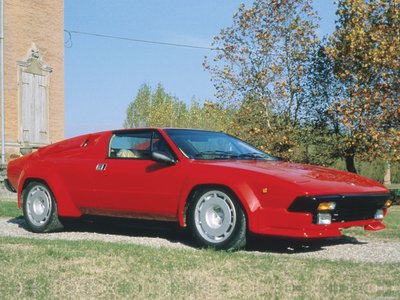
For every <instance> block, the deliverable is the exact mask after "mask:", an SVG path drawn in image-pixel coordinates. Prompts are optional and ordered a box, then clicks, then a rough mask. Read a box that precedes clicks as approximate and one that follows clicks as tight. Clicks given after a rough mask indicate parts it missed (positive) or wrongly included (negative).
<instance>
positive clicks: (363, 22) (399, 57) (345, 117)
mask: <svg viewBox="0 0 400 300" xmlns="http://www.w3.org/2000/svg"><path fill="white" fill-rule="evenodd" d="M399 5H400V2H399V1H398V0H380V1H375V0H339V2H338V10H337V15H338V17H339V19H338V21H337V26H336V31H335V32H334V34H333V37H332V38H331V40H330V43H329V45H328V48H327V51H328V54H329V56H330V57H331V58H332V59H333V61H334V74H335V76H336V77H337V78H338V79H339V81H340V82H341V84H342V85H343V89H344V94H343V95H342V96H341V97H340V98H338V99H336V101H335V103H334V105H332V107H331V114H332V115H336V116H337V118H338V120H339V122H340V135H341V136H340V146H341V151H342V152H343V154H344V156H345V158H346V165H347V169H348V170H349V171H352V172H356V168H355V163H354V158H355V156H356V154H357V155H358V156H360V158H363V159H369V160H370V159H375V158H376V157H377V156H380V157H386V158H387V159H390V160H395V161H396V160H397V161H399V160H400V153H399V152H400V151H399V149H400V106H399V97H400V80H399V75H400V50H399V49H400V13H399V11H400V10H399Z"/></svg>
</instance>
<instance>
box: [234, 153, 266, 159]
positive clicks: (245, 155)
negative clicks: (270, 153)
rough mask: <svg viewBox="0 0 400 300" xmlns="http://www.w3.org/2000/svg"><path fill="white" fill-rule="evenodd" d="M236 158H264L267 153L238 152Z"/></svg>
mask: <svg viewBox="0 0 400 300" xmlns="http://www.w3.org/2000/svg"><path fill="white" fill-rule="evenodd" d="M238 158H244V159H246V158H249V159H266V158H267V155H265V154H262V153H258V152H249V153H242V154H239V156H238Z"/></svg>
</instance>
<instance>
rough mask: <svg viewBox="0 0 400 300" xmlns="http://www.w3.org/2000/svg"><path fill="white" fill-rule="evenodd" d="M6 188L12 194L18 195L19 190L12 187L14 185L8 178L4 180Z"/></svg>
mask: <svg viewBox="0 0 400 300" xmlns="http://www.w3.org/2000/svg"><path fill="white" fill-rule="evenodd" d="M4 186H5V187H6V189H7V190H8V191H10V192H11V193H16V192H17V190H16V189H15V188H14V187H13V186H12V184H11V183H10V181H9V180H8V179H7V178H6V179H4Z"/></svg>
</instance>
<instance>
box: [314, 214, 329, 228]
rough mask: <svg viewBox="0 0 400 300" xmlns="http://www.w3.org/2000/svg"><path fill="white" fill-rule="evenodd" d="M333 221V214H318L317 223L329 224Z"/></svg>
mask: <svg viewBox="0 0 400 300" xmlns="http://www.w3.org/2000/svg"><path fill="white" fill-rule="evenodd" d="M331 222H332V216H331V214H318V215H317V224H319V225H329V224H331Z"/></svg>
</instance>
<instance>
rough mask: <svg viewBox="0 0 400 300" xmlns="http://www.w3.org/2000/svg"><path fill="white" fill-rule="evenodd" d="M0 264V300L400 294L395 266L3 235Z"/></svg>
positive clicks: (371, 296) (284, 297)
mask: <svg viewBox="0 0 400 300" xmlns="http://www.w3.org/2000/svg"><path fill="white" fill-rule="evenodd" d="M0 263H1V266H2V268H1V272H0V292H1V295H2V297H1V298H2V299H15V298H17V297H18V298H35V299H36V298H39V299H50V298H52V299H59V298H83V299H87V298H90V299H94V298H101V299H109V298H113V299H114V298H132V297H135V298H139V299H149V298H155V299H183V298H196V299H201V298H206V299H230V298H233V299H259V298H267V299H269V298H274V299H293V298H299V299H304V298H306V299H309V298H328V299H333V298H340V297H343V298H345V299H348V298H349V297H350V296H351V298H353V299H365V298H377V297H395V296H398V295H400V285H399V284H398V279H397V277H398V274H399V272H400V264H398V263H392V264H382V263H377V264H373V263H355V262H354V263H353V262H348V261H346V262H344V261H343V262H341V261H339V262H332V261H328V260H315V259H305V258H297V257H296V258H294V257H288V256H277V255H270V254H262V255H260V254H256V253H243V252H236V253H227V252H216V251H211V250H177V249H168V248H150V247H145V246H138V245H131V244H129V245H128V244H122V243H104V242H93V241H51V240H47V241H45V240H31V239H22V238H18V239H17V238H9V237H7V238H6V237H3V238H0Z"/></svg>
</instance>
